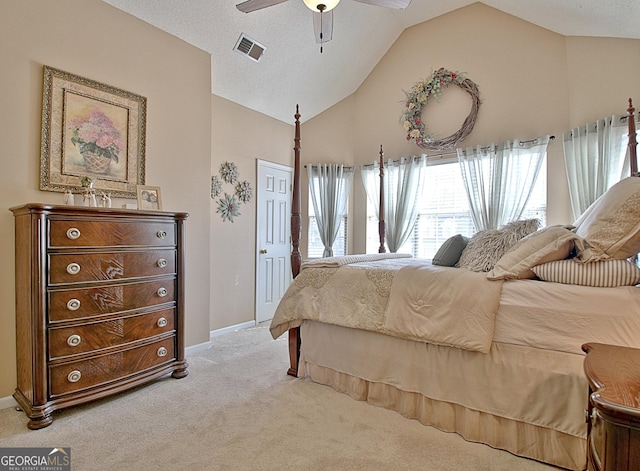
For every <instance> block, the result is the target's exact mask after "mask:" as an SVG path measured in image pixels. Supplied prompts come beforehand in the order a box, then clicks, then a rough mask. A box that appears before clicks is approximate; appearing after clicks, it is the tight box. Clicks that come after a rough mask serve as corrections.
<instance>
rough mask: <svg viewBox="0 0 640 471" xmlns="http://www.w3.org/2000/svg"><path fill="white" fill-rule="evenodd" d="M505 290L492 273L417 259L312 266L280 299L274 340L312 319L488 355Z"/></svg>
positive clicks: (274, 325)
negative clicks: (440, 265)
mask: <svg viewBox="0 0 640 471" xmlns="http://www.w3.org/2000/svg"><path fill="white" fill-rule="evenodd" d="M501 286H502V281H489V280H487V278H486V274H485V273H474V272H470V271H468V270H462V269H456V268H449V267H436V266H432V265H431V263H430V262H429V261H427V260H420V259H413V258H390V259H389V258H388V259H385V260H379V261H368V262H356V263H346V264H343V263H342V261H340V263H339V264H337V266H333V267H328V268H311V267H309V266H307V267H306V269H305V270H303V271H301V272H300V274H299V275H298V276H297V277H296V279H295V280H294V281H293V283H292V284H291V286H290V287H289V289H288V290H287V292H286V293H285V295H284V297H283V298H282V300H281V301H280V304H279V305H278V308H277V310H276V313H275V316H274V318H273V320H272V323H271V334H272V336H273V337H274V338H277V337H279V336H280V335H282V334H283V333H284V332H286V331H287V330H289V329H290V328H293V327H298V326H299V325H300V324H301V322H302V320H303V319H308V320H315V321H320V322H324V323H327V324H335V325H341V326H343V327H351V328H356V329H364V330H369V331H372V332H379V333H383V334H388V335H392V336H395V337H399V338H406V339H411V340H418V341H423V342H429V343H433V344H437V345H446V346H453V347H458V348H462V349H465V350H472V351H480V352H483V353H487V352H488V351H489V348H490V347H491V341H492V337H493V331H494V323H495V316H496V313H497V310H498V306H499V301H500V290H501Z"/></svg>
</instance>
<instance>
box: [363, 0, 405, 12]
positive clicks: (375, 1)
mask: <svg viewBox="0 0 640 471" xmlns="http://www.w3.org/2000/svg"><path fill="white" fill-rule="evenodd" d="M356 2H360V3H366V4H367V5H375V6H377V7H387V8H395V9H397V10H402V9H404V8H407V7H408V6H409V4H410V3H411V0H356Z"/></svg>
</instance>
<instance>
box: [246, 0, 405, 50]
mask: <svg viewBox="0 0 640 471" xmlns="http://www.w3.org/2000/svg"><path fill="white" fill-rule="evenodd" d="M286 1H287V0H246V1H244V2H242V3H239V4H238V5H236V8H237V9H238V10H240V11H241V12H244V13H251V12H252V11H256V10H261V9H263V8H267V7H270V6H273V5H277V4H279V3H284V2H286ZM303 1H304V4H305V5H307V6H308V7H309V8H310V9H311V11H313V29H314V31H315V34H316V42H317V43H318V44H320V52H322V44H323V43H326V42H327V41H330V40H331V38H332V37H333V9H334V8H335V7H336V5H337V4H338V3H340V0H303ZM355 1H356V2H360V3H366V4H367V5H375V6H378V7H387V8H395V9H402V8H407V7H408V6H409V4H410V3H411V0H355Z"/></svg>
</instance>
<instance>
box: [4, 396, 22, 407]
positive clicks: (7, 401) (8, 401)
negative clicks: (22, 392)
mask: <svg viewBox="0 0 640 471" xmlns="http://www.w3.org/2000/svg"><path fill="white" fill-rule="evenodd" d="M17 406H18V403H17V402H16V400H15V399H14V398H13V396H7V397H0V409H8V408H9V407H17Z"/></svg>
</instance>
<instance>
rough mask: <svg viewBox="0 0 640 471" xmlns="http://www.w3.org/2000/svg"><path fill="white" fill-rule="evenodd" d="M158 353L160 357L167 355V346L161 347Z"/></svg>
mask: <svg viewBox="0 0 640 471" xmlns="http://www.w3.org/2000/svg"><path fill="white" fill-rule="evenodd" d="M156 353H157V355H158V356H159V357H166V356H167V353H168V352H167V349H166V348H164V347H160V348H159V349H158V351H157V352H156Z"/></svg>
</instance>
